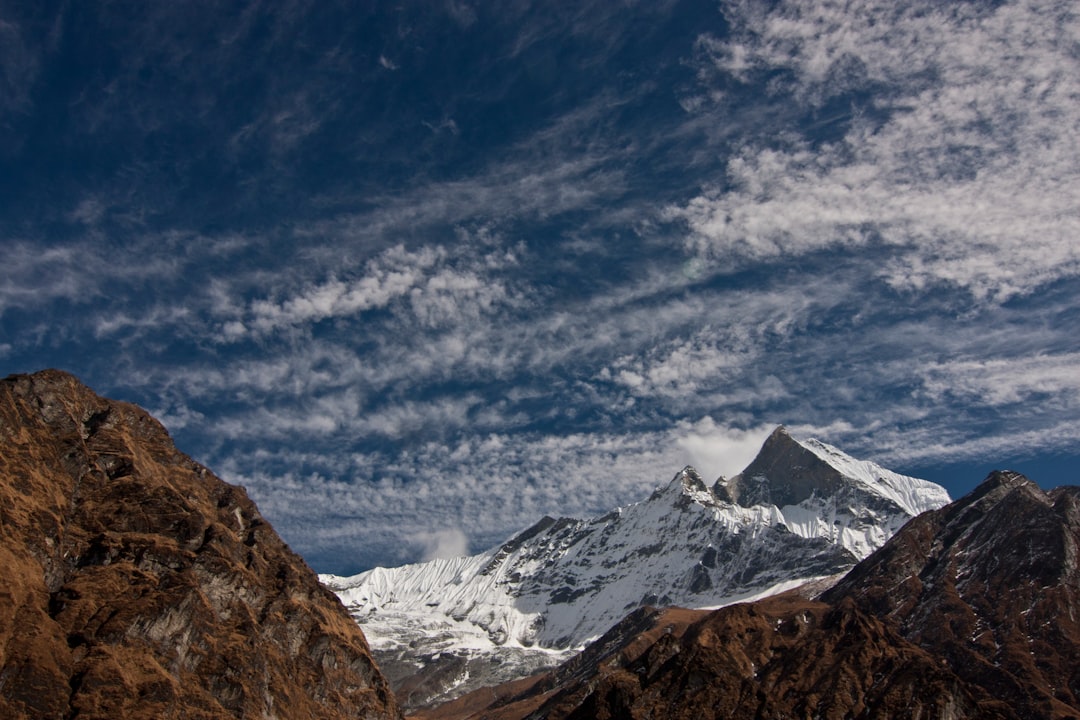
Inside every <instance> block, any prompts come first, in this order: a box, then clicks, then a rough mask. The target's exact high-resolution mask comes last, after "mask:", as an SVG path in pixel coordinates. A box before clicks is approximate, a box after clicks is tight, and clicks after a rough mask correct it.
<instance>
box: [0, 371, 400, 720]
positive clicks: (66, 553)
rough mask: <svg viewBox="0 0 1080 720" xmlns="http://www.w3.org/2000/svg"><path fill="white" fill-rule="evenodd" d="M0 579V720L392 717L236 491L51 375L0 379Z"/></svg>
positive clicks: (360, 647) (148, 421)
mask: <svg viewBox="0 0 1080 720" xmlns="http://www.w3.org/2000/svg"><path fill="white" fill-rule="evenodd" d="M0 568H3V581H2V584H0V717H4V718H35V719H37V718H64V719H69V718H185V719H187V718H259V719H260V720H261V719H263V718H281V719H283V720H284V719H286V718H297V719H299V718H305V719H306V718H372V719H374V718H397V717H400V713H399V711H398V709H397V705H396V702H395V700H394V698H393V696H392V694H391V692H390V690H389V687H388V685H387V684H386V682H385V680H384V679H383V677H382V675H381V674H380V673H379V670H378V668H377V667H376V666H375V664H374V662H373V661H372V659H371V655H370V653H369V651H368V647H367V643H366V642H365V640H364V637H363V634H362V633H361V632H360V630H359V628H358V627H357V626H356V624H355V623H354V622H353V621H352V620H351V619H350V618H349V616H348V614H347V613H346V612H345V610H344V608H343V607H342V606H341V604H340V602H339V601H338V600H337V598H336V597H335V596H334V595H333V594H332V593H331V592H329V591H328V590H326V589H325V588H323V587H322V586H321V585H320V584H319V582H318V580H317V578H316V576H315V574H314V573H313V572H312V571H311V569H310V568H308V567H307V565H306V564H305V563H304V562H303V560H301V559H300V558H299V557H298V556H297V555H296V554H294V553H293V552H292V551H290V550H289V548H288V547H287V546H286V545H285V543H284V542H283V541H282V540H281V539H280V538H279V537H278V536H277V534H276V533H275V532H274V530H273V529H272V528H271V527H270V525H269V524H268V523H267V522H266V521H265V520H264V519H263V518H262V517H261V516H260V515H259V512H258V509H257V508H256V507H255V505H254V503H253V502H252V501H251V500H250V499H248V497H247V495H246V493H245V492H244V491H243V489H241V488H238V487H234V486H231V485H228V484H226V483H224V482H223V481H221V480H219V479H218V478H217V477H215V476H214V475H213V474H212V473H210V472H209V471H207V470H206V468H204V467H202V466H200V465H199V464H197V463H195V462H194V461H192V460H191V459H190V458H188V457H187V456H185V455H183V454H182V453H180V452H179V451H177V449H176V448H175V447H174V445H173V443H172V441H171V439H170V438H169V436H168V434H167V432H166V431H165V429H164V428H163V427H162V426H161V425H160V424H159V423H158V422H157V421H156V420H154V419H153V418H152V417H150V416H149V415H148V414H147V413H146V412H144V411H142V410H141V409H139V408H137V407H135V406H133V405H130V404H126V403H120V402H114V401H110V400H106V399H103V398H100V397H98V396H97V395H95V394H94V393H93V392H91V391H90V390H89V389H87V388H86V387H85V386H83V385H82V384H81V383H79V382H78V380H76V379H75V378H74V377H72V376H70V375H67V374H65V373H62V372H58V371H43V372H40V373H36V374H34V375H21V376H12V377H9V378H6V379H4V380H2V381H0Z"/></svg>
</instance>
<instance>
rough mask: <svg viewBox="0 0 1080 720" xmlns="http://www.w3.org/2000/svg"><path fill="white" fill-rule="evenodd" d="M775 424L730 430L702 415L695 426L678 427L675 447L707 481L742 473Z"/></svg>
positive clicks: (684, 424) (686, 423)
mask: <svg viewBox="0 0 1080 720" xmlns="http://www.w3.org/2000/svg"><path fill="white" fill-rule="evenodd" d="M775 427H776V426H775V425H763V426H758V427H754V428H748V429H747V428H733V427H727V426H724V425H718V424H717V423H716V421H715V420H713V419H712V418H711V417H709V416H707V415H706V416H705V417H703V418H701V419H700V420H698V421H697V422H694V423H689V422H684V423H681V424H680V429H681V430H682V433H681V434H678V436H677V437H676V439H675V444H676V445H677V446H679V447H681V448H683V449H684V450H685V451H686V452H687V454H688V455H689V456H690V460H691V464H692V465H694V467H695V468H696V469H697V471H698V472H699V473H701V475H702V476H703V477H705V478H707V479H709V480H712V479H716V478H719V477H721V476H723V477H731V476H733V475H736V474H738V473H739V472H742V470H743V469H744V468H746V466H747V465H749V464H750V462H751V461H752V460H753V459H754V458H755V457H756V456H757V454H758V451H760V450H761V446H762V444H764V442H765V439H766V438H767V437H768V436H769V433H771V432H772V431H773V430H774V429H775Z"/></svg>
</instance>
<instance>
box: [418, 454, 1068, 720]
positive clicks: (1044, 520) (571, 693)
mask: <svg viewBox="0 0 1080 720" xmlns="http://www.w3.org/2000/svg"><path fill="white" fill-rule="evenodd" d="M1078 548H1080V489H1078V488H1072V487H1070V488H1060V489H1058V490H1055V491H1053V492H1051V493H1044V492H1042V491H1041V490H1039V488H1038V487H1037V486H1035V485H1034V484H1033V483H1032V482H1031V481H1029V480H1027V479H1026V478H1024V477H1023V476H1020V475H1017V474H1016V473H1007V472H1006V473H994V474H992V475H991V476H990V477H989V478H988V479H987V480H986V481H985V482H984V483H983V484H982V485H981V486H980V487H979V488H977V489H976V490H975V491H974V492H973V493H972V494H970V495H968V496H966V497H964V498H962V499H961V500H959V501H957V502H955V503H952V504H950V505H948V506H947V507H945V508H943V509H941V510H938V511H933V512H928V513H925V514H923V515H921V516H919V517H918V518H916V519H915V520H913V521H912V522H910V523H909V524H908V525H906V526H905V527H904V528H903V529H902V530H901V531H900V532H899V533H898V534H897V535H895V536H894V537H893V538H892V540H890V541H889V542H888V543H887V544H886V545H885V546H884V547H883V548H882V549H880V550H879V551H877V552H876V553H874V554H873V555H871V556H870V557H869V558H867V559H866V560H864V561H863V562H862V563H860V564H859V565H858V566H856V568H855V569H854V570H852V571H851V573H849V574H848V575H847V576H846V577H845V578H844V579H843V580H842V581H840V582H839V583H838V584H836V585H834V586H833V587H832V588H831V589H829V590H828V591H826V592H825V593H824V594H822V595H821V596H820V598H819V599H818V600H812V599H808V598H807V597H805V595H806V593H805V592H803V593H799V592H789V593H785V594H783V595H780V596H775V597H773V598H769V599H766V600H762V601H759V602H756V603H747V604H741V605H734V606H730V607H727V608H723V609H721V610H718V611H715V612H713V613H711V614H708V615H706V616H704V617H702V618H701V619H698V620H696V621H691V622H689V623H685V622H683V623H680V622H672V621H670V620H668V619H667V618H666V616H665V615H664V614H654V615H652V616H651V617H652V618H653V620H652V622H651V625H650V626H649V627H647V628H645V629H644V631H643V632H637V633H635V632H627V631H628V630H633V629H635V624H637V625H640V623H641V622H642V619H643V618H642V617H637V618H634V617H631V618H628V619H627V620H626V621H624V623H623V624H622V625H621V626H619V627H617V628H615V629H614V630H613V631H612V633H611V634H609V636H608V637H607V638H606V642H605V641H602V642H601V643H600V644H599V645H598V646H596V647H594V648H593V649H590V651H589V652H591V653H592V656H591V658H590V659H588V660H587V661H585V660H584V658H586V657H587V656H582V658H583V659H579V660H577V661H575V662H577V663H578V665H577V666H576V667H575V666H573V665H572V664H566V665H564V666H562V667H560V668H559V669H558V670H556V671H555V672H552V673H549V674H547V675H544V676H540V677H537V678H533V679H530V680H529V681H528V682H523V683H520V684H519V685H517V686H508V687H503V688H494V689H489V690H487V691H478V692H476V693H474V694H472V695H470V696H467V697H464V698H460V699H459V700H458V701H457V703H456V704H454V705H450V706H446V707H444V708H438V709H436V710H434V711H433V712H432V713H431V714H430V716H429V717H432V718H435V717H442V718H455V717H462V718H464V717H470V718H474V719H476V720H479V719H480V718H490V719H495V718H498V719H500V720H510V719H511V718H526V717H528V718H541V717H542V718H552V719H557V718H575V719H583V718H598V719H604V718H648V717H663V718H672V719H678V718H687V719H688V720H689V719H692V720H709V719H711V718H746V719H750V718H785V717H786V718H811V717H813V718H819V717H820V718H838V719H839V718H933V719H940V720H948V719H953V718H991V719H992V718H1008V719H1009V720H1017V719H1020V718H1024V719H1027V718H1074V719H1075V718H1080V702H1078V697H1080V657H1078V652H1080V624H1078V619H1080V607H1078V606H1077V601H1078V595H1080V576H1078V569H1077V557H1078V555H1077V550H1078ZM658 629H661V630H662V632H659V633H658V632H657V630H658ZM485 692H486V693H487V694H486V695H485V694H484V693H485Z"/></svg>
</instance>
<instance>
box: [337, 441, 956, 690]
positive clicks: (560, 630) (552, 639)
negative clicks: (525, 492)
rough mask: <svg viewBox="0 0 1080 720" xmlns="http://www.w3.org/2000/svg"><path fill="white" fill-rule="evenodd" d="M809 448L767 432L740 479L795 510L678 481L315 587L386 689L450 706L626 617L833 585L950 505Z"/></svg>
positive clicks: (925, 490)
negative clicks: (633, 498) (454, 552)
mask: <svg viewBox="0 0 1080 720" xmlns="http://www.w3.org/2000/svg"><path fill="white" fill-rule="evenodd" d="M813 442H814V443H815V444H813V445H812V448H813V449H812V450H811V449H809V448H808V447H807V445H804V444H800V442H799V441H796V440H795V439H794V438H792V437H791V436H790V435H789V434H788V433H787V431H786V429H784V428H783V427H780V428H778V429H777V430H776V431H774V432H773V433H772V435H770V438H769V440H768V441H766V443H765V445H764V446H763V448H762V452H761V453H759V456H758V458H757V459H756V460H755V462H756V463H757V464H756V465H755V464H754V463H752V464H751V465H750V466H749V468H750V469H751V470H755V469H760V468H764V469H763V470H760V471H756V474H754V475H753V476H751V475H749V474H748V473H746V472H744V473H743V475H744V476H746V477H752V478H753V480H754V482H755V483H756V484H757V485H759V486H764V487H766V489H767V490H768V491H769V492H770V493H771V491H772V490H773V489H776V490H777V492H776V495H777V497H778V498H780V497H782V498H785V499H796V498H795V496H793V495H792V494H791V493H790V492H789V493H787V494H786V495H785V494H784V493H782V492H781V489H782V488H784V487H790V486H792V484H793V483H795V482H798V483H800V485H799V487H800V488H801V490H802V493H801V495H800V496H799V497H798V500H799V501H798V502H797V503H796V504H791V505H785V506H783V507H778V506H776V505H774V504H758V505H751V506H745V505H742V504H738V503H734V502H730V501H729V500H727V499H725V496H724V495H722V494H721V495H718V494H717V493H716V492H714V490H712V489H710V488H709V487H708V486H707V485H706V484H705V482H704V480H703V479H702V478H701V476H700V474H698V473H697V471H696V470H694V469H693V468H692V467H690V466H686V467H684V468H683V470H681V471H680V472H678V473H676V475H675V476H674V477H673V478H672V479H671V480H670V481H669V482H668V483H666V484H664V485H662V486H660V487H658V488H657V489H656V490H655V491H653V493H652V494H651V495H650V496H649V497H648V498H646V499H645V500H643V501H641V502H638V503H634V504H632V505H628V506H625V507H620V508H617V509H615V510H613V511H611V512H609V513H606V514H604V515H601V516H598V517H594V518H592V519H587V520H577V519H572V518H561V519H555V518H544V519H542V520H541V521H539V522H538V523H536V524H535V525H533V526H532V527H530V528H527V529H526V530H523V531H522V532H521V533H518V534H517V535H515V536H514V537H512V538H511V539H509V540H508V541H507V542H505V543H503V544H501V545H500V546H498V547H496V548H492V549H490V550H488V551H486V552H484V553H480V554H478V555H474V556H470V557H467V558H453V559H443V560H435V561H431V562H428V563H417V564H413V565H407V566H403V567H401V568H376V569H374V570H371V571H368V572H366V573H362V574H360V575H357V576H353V577H351V578H341V577H336V576H323V578H322V579H323V581H324V582H325V583H327V584H328V585H329V586H330V587H331V588H333V589H334V590H335V591H336V592H337V593H338V594H339V596H340V597H341V598H342V601H343V602H344V603H345V604H346V606H347V607H349V609H350V612H352V613H353V616H354V617H355V618H356V619H357V621H358V622H360V623H361V624H362V625H363V626H364V627H365V630H366V632H367V634H368V637H369V638H370V639H371V641H372V647H373V649H374V652H375V654H376V657H377V658H378V659H379V662H380V666H382V667H383V668H384V671H386V672H387V674H388V676H389V677H390V678H391V681H392V682H395V683H398V684H399V685H398V686H399V687H400V686H402V684H405V685H408V684H409V683H411V682H413V679H412V678H413V676H414V675H416V674H418V671H419V670H420V667H421V666H422V669H423V674H424V676H425V679H424V683H425V686H426V687H429V688H431V687H434V686H436V685H438V684H439V681H436V680H435V678H438V677H442V682H444V683H445V684H446V685H447V687H450V686H453V687H454V688H455V690H454V692H456V691H458V690H460V688H462V687H467V686H469V685H475V684H476V683H478V682H482V681H483V680H484V679H490V676H489V675H490V673H495V674H496V675H495V676H496V677H499V678H500V679H506V678H507V677H509V675H508V674H509V673H514V674H523V673H520V672H519V670H520V669H515V668H516V667H517V664H518V663H519V662H524V665H525V666H526V669H528V665H529V663H530V662H532V663H539V664H551V663H552V662H555V661H557V660H559V659H561V658H563V657H565V656H566V655H568V654H569V653H571V652H572V651H574V650H575V649H578V648H580V647H582V646H584V645H585V644H586V643H587V642H589V641H590V640H591V639H593V638H595V637H597V636H599V635H601V634H602V633H604V632H605V631H606V630H607V629H608V628H610V627H611V626H613V625H615V624H616V623H618V622H619V621H620V620H621V619H622V618H623V617H624V616H625V615H626V614H627V613H629V612H631V611H632V610H634V609H635V608H637V607H641V606H644V605H655V606H669V605H682V606H688V607H716V606H719V605H723V604H728V603H731V602H737V601H742V600H747V599H750V598H754V597H759V596H763V595H768V594H774V593H777V592H780V591H783V590H785V589H788V588H790V587H793V586H795V585H798V584H801V583H803V582H806V581H809V580H816V579H820V578H824V577H829V576H833V575H836V574H838V573H841V572H844V571H846V570H848V569H849V568H850V567H852V566H853V565H854V564H855V563H856V562H857V561H858V560H859V559H860V558H862V557H865V556H866V555H867V554H869V552H870V551H871V550H873V549H874V548H876V547H879V546H880V545H881V544H882V543H884V542H885V540H886V539H887V538H888V537H889V536H890V535H891V534H892V533H893V532H895V530H896V529H898V528H899V527H900V526H901V525H902V524H903V523H904V522H906V521H907V520H908V519H910V517H911V513H909V512H908V508H911V507H912V505H915V506H917V507H916V508H915V509H919V507H925V508H929V507H937V506H940V505H941V504H944V503H945V502H947V500H948V495H947V493H945V491H944V489H942V488H940V487H939V486H936V485H934V484H933V483H928V482H926V481H923V480H918V479H916V478H910V477H906V476H902V475H899V474H897V473H893V472H891V471H888V470H886V469H884V468H881V467H880V466H877V465H875V464H873V463H867V462H865V461H857V460H855V459H854V458H850V457H849V456H847V455H845V454H844V453H842V452H841V451H839V450H837V449H835V448H832V447H831V446H828V445H825V444H823V443H817V442H816V441H813ZM791 457H797V458H798V460H799V462H798V463H797V465H793V464H792V463H791V462H790V458H791ZM772 458H780V459H783V458H789V462H788V463H787V464H786V465H785V464H784V463H783V462H774V461H773V460H772ZM784 468H786V470H784V472H780V470H781V469H784ZM845 470H846V471H847V472H849V473H854V474H852V475H845V474H844V472H845ZM714 487H720V488H721V490H723V489H724V488H726V487H728V485H727V484H724V483H722V482H721V481H718V483H717V485H714ZM770 497H771V495H770ZM920 504H921V505H920ZM417 651H418V652H419V658H417V657H416V654H417ZM525 657H530V658H531V660H530V661H523V660H522V659H523V658H525ZM507 658H509V659H507ZM440 666H446V667H452V668H453V670H452V671H450V670H447V671H446V672H445V673H443V672H442V671H440V670H439V667H440ZM533 669H535V667H534V668H533ZM466 673H467V674H468V675H469V679H468V680H467V681H465V680H462V679H461V678H462V677H463V676H464V675H465V674H466ZM500 674H502V675H500ZM425 692H426V691H425ZM440 692H443V691H440V690H432V696H435V695H438V694H439V693H440ZM421 694H422V693H421Z"/></svg>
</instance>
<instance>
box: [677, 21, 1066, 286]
mask: <svg viewBox="0 0 1080 720" xmlns="http://www.w3.org/2000/svg"><path fill="white" fill-rule="evenodd" d="M729 15H730V18H731V19H732V21H733V23H734V24H735V28H736V32H735V33H734V34H733V37H731V38H726V39H710V38H705V39H704V40H703V42H704V44H705V45H706V46H707V47H708V50H709V53H710V56H711V58H712V60H713V62H714V64H715V67H716V68H718V69H719V70H721V71H722V72H723V73H726V74H727V75H729V76H731V77H733V78H735V79H736V80H737V81H739V82H748V81H749V80H750V79H754V78H758V77H760V76H761V74H762V73H765V72H780V76H779V77H780V80H779V81H778V82H776V83H775V84H774V85H773V86H772V92H774V93H789V92H791V93H794V94H795V96H796V97H797V98H799V99H800V101H801V102H802V103H803V106H804V108H805V111H806V113H807V114H808V115H809V114H813V113H815V112H819V108H821V107H822V106H823V105H825V104H826V103H829V102H839V103H842V104H841V105H840V107H839V108H836V109H834V110H832V112H840V113H841V115H842V116H843V117H844V118H845V119H846V130H845V131H844V133H843V135H842V136H841V137H838V138H837V139H835V140H832V141H829V142H828V143H826V144H824V145H818V144H812V143H811V142H810V141H809V139H808V138H807V137H805V136H803V135H802V134H801V133H800V131H799V129H798V128H797V127H796V126H794V125H792V126H790V127H789V128H788V130H789V132H788V134H787V135H786V136H784V135H781V136H780V137H779V138H778V139H779V143H778V144H779V147H777V142H776V139H775V138H774V139H772V140H771V141H766V140H765V139H764V138H762V139H761V140H759V141H757V142H751V143H749V144H747V145H746V146H744V147H743V148H742V149H741V150H740V151H739V152H738V153H736V155H735V156H734V157H733V158H731V159H730V160H729V161H728V162H727V173H726V177H725V179H724V181H723V183H722V184H719V185H717V187H716V188H715V189H712V190H709V191H707V192H705V193H703V194H702V195H700V196H699V197H697V198H695V199H693V200H691V201H689V202H687V203H685V204H681V205H678V206H672V207H671V208H669V210H668V217H670V218H678V219H681V220H683V221H685V222H686V223H687V226H688V227H689V228H690V229H691V231H692V234H691V236H690V237H689V239H688V246H689V247H690V248H692V249H693V250H694V251H695V252H698V253H701V254H703V255H705V256H709V257H715V258H734V259H738V258H742V259H743V261H761V260H768V259H770V258H777V257H791V256H797V255H800V254H803V253H807V252H813V251H818V250H823V249H829V248H860V247H866V246H868V245H873V244H881V243H884V244H885V245H887V246H890V247H892V248H893V250H892V255H893V257H892V259H891V260H890V261H888V262H887V263H886V264H885V265H884V266H883V267H881V268H880V269H878V270H877V272H878V274H879V276H880V277H881V278H882V279H883V280H884V281H886V282H888V283H889V284H890V285H892V286H894V287H897V288H901V289H910V290H916V291H920V290H923V289H925V288H927V287H928V286H934V285H939V284H946V285H953V286H957V287H961V288H964V289H966V290H967V291H969V292H971V293H972V294H973V295H974V296H976V297H978V298H986V299H989V300H991V301H995V302H1000V301H1003V300H1007V299H1008V298H1010V297H1014V296H1016V295H1024V294H1027V293H1030V292H1032V291H1033V290H1034V289H1035V288H1037V287H1039V286H1041V285H1043V284H1045V283H1047V282H1052V281H1054V280H1055V279H1060V278H1065V277H1075V276H1076V275H1077V273H1080V255H1078V254H1077V253H1078V251H1077V245H1076V243H1075V242H1072V239H1073V238H1075V237H1077V234H1078V232H1080V213H1078V212H1077V209H1076V207H1075V203H1073V202H1072V201H1071V196H1072V192H1071V189H1072V188H1075V187H1076V185H1077V183H1078V182H1080V154H1078V152H1080V151H1078V150H1077V148H1080V134H1078V133H1080V130H1077V128H1078V127H1080V107H1078V106H1077V103H1076V102H1075V98H1076V96H1077V94H1078V92H1080V80H1078V78H1080V61H1078V60H1077V58H1076V54H1075V52H1073V50H1072V48H1073V46H1074V44H1075V38H1076V37H1077V35H1078V34H1080V26H1078V25H1080V19H1078V17H1077V15H1076V13H1075V9H1074V8H1072V6H1071V4H1070V3H1062V2H1023V3H1008V4H999V5H993V6H987V5H981V4H976V3H954V4H951V5H948V6H941V5H937V4H923V3H915V4H911V3H907V4H905V5H903V6H895V5H894V4H889V3H862V4H860V5H859V6H858V7H845V6H842V5H840V4H835V3H831V2H817V3H782V4H780V5H779V6H778V7H777V8H775V9H771V10H766V9H765V8H764V6H759V5H757V4H754V3H744V4H742V5H740V6H738V9H737V10H735V11H732V12H731V13H730V14H729Z"/></svg>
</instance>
